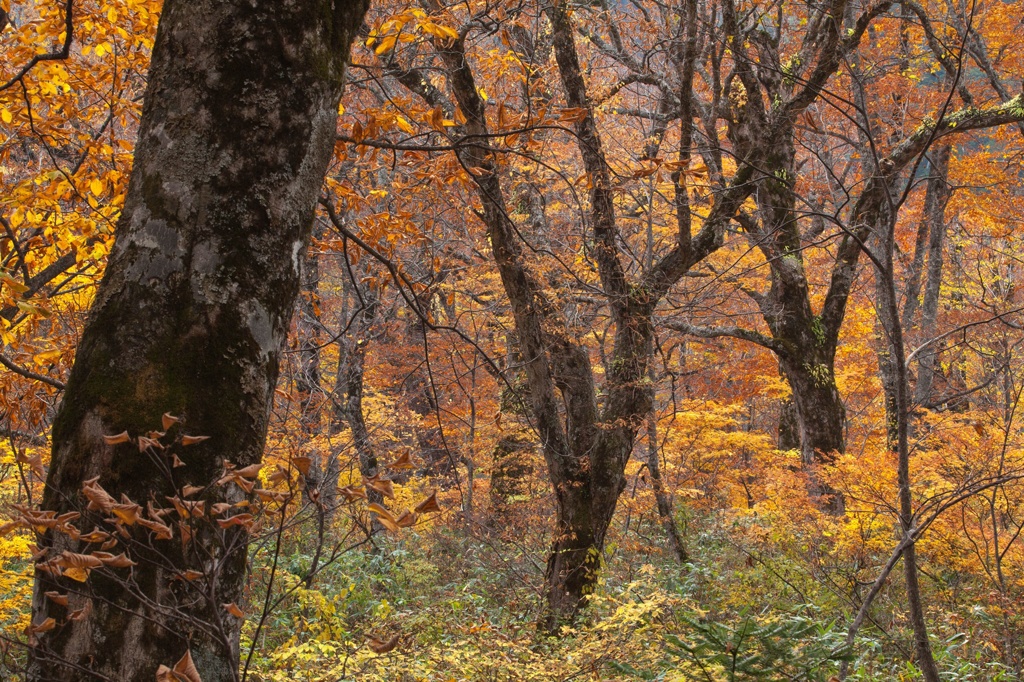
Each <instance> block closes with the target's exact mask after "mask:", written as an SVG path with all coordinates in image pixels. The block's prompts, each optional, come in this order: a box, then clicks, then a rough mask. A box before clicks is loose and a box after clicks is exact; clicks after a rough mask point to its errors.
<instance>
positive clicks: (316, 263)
mask: <svg viewBox="0 0 1024 682" xmlns="http://www.w3.org/2000/svg"><path fill="white" fill-rule="evenodd" d="M319 287H320V260H319V256H318V255H317V254H316V253H314V252H313V251H312V249H311V250H310V251H309V252H308V253H307V254H306V258H305V260H304V261H303V266H302V291H301V293H300V294H299V300H298V305H297V306H296V307H295V327H296V335H297V336H298V348H297V350H298V368H297V372H296V376H295V391H296V393H297V394H298V398H299V428H300V429H301V432H302V438H303V442H305V443H310V442H311V441H312V440H313V438H315V437H316V436H317V434H318V433H319V431H320V406H321V400H320V393H321V390H322V389H321V384H320V379H321V376H320V346H321V343H322V341H321V334H320V326H321V325H320V314H319V302H318V299H319ZM308 454H309V456H310V457H311V458H312V462H311V463H310V469H309V472H308V473H307V474H306V477H305V480H306V495H307V497H309V499H310V500H311V501H313V503H314V504H315V505H317V506H318V507H319V515H320V516H321V519H320V526H321V527H323V525H324V518H322V517H323V516H325V514H326V511H327V510H326V507H324V506H323V505H324V504H325V503H326V502H327V500H325V499H324V497H323V492H324V491H323V490H322V487H323V483H324V480H325V478H324V469H325V466H326V464H327V459H329V455H327V456H322V455H321V454H320V453H318V452H309V453H308Z"/></svg>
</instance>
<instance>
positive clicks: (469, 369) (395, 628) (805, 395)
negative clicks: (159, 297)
mask: <svg viewBox="0 0 1024 682" xmlns="http://www.w3.org/2000/svg"><path fill="white" fill-rule="evenodd" d="M161 5H162V3H161V2H157V1H156V0H152V1H150V0H84V1H82V2H72V1H71V0H68V2H66V3H65V2H51V1H46V2H44V1H38V2H33V1H31V0H11V2H10V4H7V2H6V0H5V1H4V2H3V3H2V4H0V7H2V10H3V11H2V12H0V25H3V28H2V32H0V52H2V56H0V88H2V89H0V121H2V122H0V130H2V131H3V133H4V135H3V137H2V138H0V187H2V188H3V192H2V193H0V227H2V232H0V340H2V345H0V365H2V368H0V597H2V599H3V601H2V602H0V603H2V604H3V606H4V609H3V611H2V614H0V671H3V672H2V673H0V674H2V676H3V677H4V679H12V680H27V679H32V678H31V676H30V675H31V674H30V672H28V668H27V667H26V666H27V665H28V664H27V661H28V660H29V654H28V652H29V650H30V649H31V648H33V647H37V646H38V645H39V642H40V641H45V638H46V637H47V636H52V635H51V633H53V632H55V631H59V628H62V627H66V626H68V624H70V623H74V622H78V621H83V622H84V621H85V620H87V619H89V618H90V617H91V614H92V609H93V608H94V604H93V596H90V586H92V585H95V584H104V585H119V586H123V589H125V590H126V591H127V590H137V591H138V592H139V594H140V595H143V596H145V595H147V594H148V593H147V592H146V590H147V589H148V588H147V587H146V586H144V585H140V584H138V583H136V582H135V581H134V576H135V572H134V570H133V567H135V566H137V565H138V564H139V562H148V563H149V564H160V565H161V570H166V572H167V574H168V575H171V574H173V575H174V581H175V582H174V585H173V586H172V587H169V588H168V589H173V590H174V591H175V594H187V595H193V596H194V597H195V599H197V600H198V599H202V598H206V597H207V596H209V595H214V594H216V593H217V589H218V588H217V585H218V581H219V579H220V574H218V573H217V571H218V570H221V569H220V568H216V567H213V566H214V563H215V562H212V561H210V562H207V564H203V565H202V566H200V564H201V563H202V562H198V563H195V562H194V563H195V565H193V564H189V568H188V569H187V570H186V569H184V568H183V565H179V564H178V563H176V559H175V557H177V556H178V555H182V556H185V555H188V553H189V552H190V551H193V548H195V547H202V546H205V545H203V543H213V544H214V545H216V546H218V547H221V548H231V547H233V548H235V549H238V548H241V549H240V550H239V551H242V552H248V568H247V573H246V579H245V587H244V590H243V592H242V593H241V594H239V595H238V596H237V599H234V598H233V599H232V600H229V601H227V602H224V603H220V604H219V606H218V609H219V611H218V613H217V617H216V618H211V621H217V622H215V623H214V622H211V623H206V624H202V627H205V628H207V630H209V631H210V632H214V633H220V634H221V635H223V636H224V637H227V638H230V637H229V633H230V631H231V627H229V626H225V625H223V624H222V623H229V624H231V623H234V624H238V623H241V625H240V628H241V640H240V643H239V646H238V648H237V654H238V656H237V657H238V659H239V660H238V661H237V663H238V669H239V671H240V672H239V673H238V675H239V679H243V680H244V679H249V680H259V681H271V680H273V681H281V682H285V681H290V680H309V681H314V680H316V681H320V680H323V681H326V680H341V679H371V680H372V679H381V680H385V679H388V680H391V679H402V680H463V679H465V680H490V679H495V680H498V679H501V680H504V679H509V680H513V679H514V680H520V679H521V680H567V679H573V678H583V677H587V678H589V679H679V680H690V679H693V680H699V679H703V680H743V679H767V680H783V679H801V680H829V679H857V680H890V679H905V680H913V679H927V680H932V679H938V678H937V677H934V676H933V674H938V675H941V676H943V678H944V679H958V680H959V679H963V680H1011V679H1017V678H1018V677H1019V676H1020V675H1022V674H1024V612H1022V606H1021V605H1022V604H1024V544H1022V543H1024V539H1022V538H1021V535H1022V534H1024V482H1022V480H1021V478H1022V476H1024V415H1022V413H1021V412H1022V411H1021V408H1022V407H1024V405H1022V403H1021V397H1022V395H1024V328H1022V325H1024V314H1022V313H1024V302H1022V297H1021V286H1020V281H1019V280H1020V279H1021V277H1022V275H1024V270H1022V264H1021V260H1020V254H1021V253H1024V249H1022V248H1021V246H1022V239H1024V237H1022V235H1024V223H1022V216H1024V174H1022V158H1024V94H1022V88H1024V82H1022V80H1021V74H1024V43H1022V40H1024V38H1022V35H1021V28H1022V26H1021V16H1022V15H1024V3H1022V2H1021V1H1020V0H1011V1H1006V2H999V3H974V4H964V3H954V2H947V1H946V0H928V1H927V2H923V3H917V2H911V1H909V0H907V1H906V2H887V1H885V0H883V1H882V2H879V3H854V2H843V1H841V0H836V2H827V3H823V4H807V3H793V2H785V1H778V2H766V1H762V0H679V1H677V2H670V3H664V2H654V1H653V0H636V1H635V2H629V3H609V2H605V1H604V0H600V1H598V2H594V3H583V4H571V3H567V2H562V1H560V0H558V1H556V2H553V3H548V2H544V3H531V2H520V1H518V0H512V1H506V0H499V2H496V3H495V2H482V1H478V0H471V1H469V2H463V3H449V4H445V3H441V2H437V1H435V0H423V1H422V2H419V3H408V2H405V0H381V1H380V2H377V3H375V4H373V5H372V6H371V9H370V11H369V13H368V14H367V16H366V20H365V23H364V25H363V27H362V29H361V30H360V33H359V37H358V39H357V42H356V44H355V45H354V48H353V50H352V56H351V64H350V66H349V70H348V77H347V85H346V90H345V95H344V98H343V100H342V105H341V107H340V111H339V118H338V124H337V131H338V132H337V144H336V146H335V149H334V155H333V157H332V160H331V163H330V168H329V170H328V173H327V177H326V179H325V180H324V183H323V186H322V188H321V191H320V195H319V196H320V198H319V202H318V208H317V216H316V220H315V223H314V225H313V229H312V237H311V239H310V243H309V248H308V253H307V252H304V251H303V249H302V248H301V247H302V244H301V243H300V244H298V247H297V248H296V249H295V251H294V252H293V253H291V254H290V255H289V258H290V259H291V260H292V261H294V267H295V268H296V269H297V270H301V272H302V275H301V279H302V282H301V286H302V290H301V292H300V293H299V298H298V302H297V304H296V306H295V316H294V319H293V322H292V326H291V330H290V333H289V336H288V340H287V343H286V345H285V347H284V351H283V354H282V361H281V377H280V380H279V381H278V384H277V388H276V391H275V392H274V395H273V400H272V404H270V405H269V406H268V407H269V410H270V413H269V414H270V416H269V427H268V434H267V447H266V451H265V453H264V457H263V460H262V462H261V463H258V464H253V465H248V466H238V465H236V464H235V463H233V462H231V461H228V460H223V461H220V460H218V461H217V462H216V467H215V468H216V473H217V476H216V477H214V478H213V479H212V480H210V481H208V482H206V481H203V482H195V481H192V479H190V478H188V477H187V476H186V475H185V473H184V471H183V467H185V464H186V462H187V461H189V457H190V456H192V455H190V454H189V453H190V452H195V451H197V446H199V447H204V446H203V445H202V444H203V441H204V440H206V439H208V438H210V437H212V436H214V435H215V434H212V433H204V432H197V431H195V430H194V429H193V428H192V427H191V425H190V424H189V420H188V416H187V415H180V414H174V413H173V412H171V411H168V412H167V413H166V414H165V415H164V416H163V418H162V419H161V420H158V421H159V423H153V424H150V425H148V426H147V427H146V428H145V429H139V430H138V432H133V431H125V432H124V433H109V434H106V443H107V444H108V445H110V446H111V447H118V448H123V449H121V450H118V451H117V452H123V453H128V452H130V453H131V454H132V455H133V456H137V457H139V458H145V461H146V462H149V463H150V464H151V467H152V468H153V470H154V471H158V472H159V475H160V476H161V477H162V478H161V480H162V481H165V482H166V483H167V485H168V486H170V488H173V490H174V491H175V493H176V494H174V495H165V494H161V495H159V496H156V495H152V496H150V497H149V498H148V499H142V498H141V496H140V497H137V498H136V499H133V498H131V497H129V496H127V495H113V494H110V492H108V488H110V489H111V490H113V489H114V488H113V487H112V486H113V485H116V482H111V481H108V480H106V479H105V478H104V474H103V473H102V472H96V474H95V475H90V476H88V477H86V478H85V479H84V480H82V481H81V485H80V486H78V489H79V492H80V496H79V498H77V500H76V501H75V505H77V506H75V507H74V508H75V509H76V510H77V511H72V512H67V513H63V514H58V513H57V512H55V511H52V510H48V509H44V508H41V507H40V502H41V500H42V497H43V491H44V489H45V486H46V481H47V472H48V469H49V466H50V457H51V452H50V447H51V440H50V427H51V425H52V421H53V418H54V415H55V412H56V410H57V408H58V405H59V404H60V401H61V399H62V394H63V393H64V392H65V389H66V388H67V387H66V382H67V379H68V376H69V372H70V370H71V367H72V364H73V361H74V357H75V350H76V347H77V345H78V342H79V340H80V338H81V334H82V330H83V327H84V325H85V321H86V319H87V315H88V311H89V308H90V305H91V304H92V302H93V297H94V295H95V292H96V289H97V286H98V284H99V282H100V281H101V279H102V278H103V275H104V269H105V266H106V263H107V259H108V256H109V254H110V252H111V249H112V248H113V244H114V233H115V225H116V224H117V221H118V218H119V216H120V213H121V210H122V209H123V208H124V203H125V195H126V192H127V187H128V180H129V178H130V175H131V169H132V162H133V150H134V145H135V139H136V134H137V133H138V128H139V121H140V115H141V107H142V103H143V94H144V92H145V89H146V78H147V71H148V68H149V60H150V55H151V52H152V49H153V45H154V40H155V36H156V29H157V23H158V20H159V18H160V12H161ZM69 28H70V30H71V34H69V33H68V30H69ZM225 352H228V351H225ZM141 381H142V380H141V379H140V382H141ZM168 409H170V408H168ZM588 439H589V440H588ZM190 448H191V450H190ZM616 453H621V454H622V455H623V456H621V457H619V455H618V454H616ZM617 457H618V459H616V458H617ZM609 462H610V463H611V464H609ZM613 465H614V466H613ZM603 517H607V518H603ZM602 524H603V527H602ZM55 537H56V538H61V540H60V541H59V542H58V543H57V544H53V543H54V540H53V538H55ZM44 538H45V541H44ZM60 543H65V544H60ZM218 543H219V544H218ZM56 547H74V548H76V549H73V550H72V549H64V550H63V551H59V552H58V551H57V550H56V549H55V548H56ZM169 547H173V548H174V549H173V551H171V550H169V549H167V548H169ZM246 548H247V549H246ZM197 551H198V550H197ZM224 551H225V552H227V551H229V550H228V549H224ZM161 562H164V563H166V566H165V565H164V564H162V563H161ZM223 570H227V569H223ZM41 574H46V575H47V576H54V579H57V578H60V579H62V580H65V583H67V581H72V582H73V583H77V585H75V589H73V590H70V591H68V592H66V593H65V592H62V591H52V592H47V593H46V595H45V597H46V598H47V599H49V600H51V601H53V603H54V604H57V605H59V606H61V607H63V611H62V613H63V614H64V615H63V616H61V618H59V619H58V618H53V617H47V618H45V619H40V618H33V613H32V607H31V604H32V598H33V597H32V586H33V581H34V580H36V579H37V577H38V576H39V575H41ZM97 581H103V582H102V583H99V582H97ZM67 584H70V583H67ZM570 592H571V593H572V594H570ZM228 619H234V620H231V621H229V620H228ZM538 624H539V626H538ZM218 628H220V629H218ZM922 638H923V641H922ZM228 649H230V647H228ZM233 663H235V662H233ZM203 665H204V661H201V660H200V661H195V660H193V657H192V655H191V653H189V652H186V653H185V656H183V657H179V655H174V656H170V655H169V656H168V657H167V659H166V660H159V661H153V665H152V667H153V669H155V670H156V678H157V680H189V681H190V682H195V681H198V680H201V679H202V666H203Z"/></svg>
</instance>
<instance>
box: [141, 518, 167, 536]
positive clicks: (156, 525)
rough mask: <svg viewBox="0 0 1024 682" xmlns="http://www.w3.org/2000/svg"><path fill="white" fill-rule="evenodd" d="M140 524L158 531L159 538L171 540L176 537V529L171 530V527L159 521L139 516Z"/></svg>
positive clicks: (155, 531)
mask: <svg viewBox="0 0 1024 682" xmlns="http://www.w3.org/2000/svg"><path fill="white" fill-rule="evenodd" d="M139 525H140V526H142V527H143V528H148V529H149V530H151V531H153V532H154V533H156V539H157V540H170V539H171V538H172V537H174V531H173V530H171V527H170V526H168V525H165V524H163V523H160V522H159V521H148V520H146V519H143V518H139Z"/></svg>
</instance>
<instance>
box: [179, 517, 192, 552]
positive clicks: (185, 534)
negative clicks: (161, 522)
mask: <svg viewBox="0 0 1024 682" xmlns="http://www.w3.org/2000/svg"><path fill="white" fill-rule="evenodd" d="M178 532H179V533H181V546H182V547H186V546H187V545H188V543H189V542H191V541H192V527H191V526H189V525H188V524H187V523H185V522H184V521H178Z"/></svg>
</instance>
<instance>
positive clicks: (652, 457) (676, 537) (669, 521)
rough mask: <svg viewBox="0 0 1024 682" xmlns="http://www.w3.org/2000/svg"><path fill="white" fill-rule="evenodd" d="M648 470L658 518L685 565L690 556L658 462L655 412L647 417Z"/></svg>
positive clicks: (676, 553)
mask: <svg viewBox="0 0 1024 682" xmlns="http://www.w3.org/2000/svg"><path fill="white" fill-rule="evenodd" d="M647 468H648V470H650V472H651V485H652V486H653V487H654V501H655V502H656V503H657V505H658V518H659V519H661V525H662V527H663V528H664V529H665V535H666V536H667V537H668V543H669V545H671V547H672V553H673V554H675V555H676V559H678V560H679V563H681V564H685V563H686V562H687V561H689V560H690V555H689V553H688V552H687V551H686V545H685V544H684V543H683V538H682V536H681V535H680V534H679V527H678V526H677V525H676V519H675V514H674V512H673V509H672V506H673V505H672V497H671V496H670V495H669V494H668V492H667V491H666V490H665V482H664V481H663V480H662V478H661V465H660V462H659V461H658V422H657V418H656V415H655V414H654V412H653V411H652V412H651V414H650V416H648V417H647Z"/></svg>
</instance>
